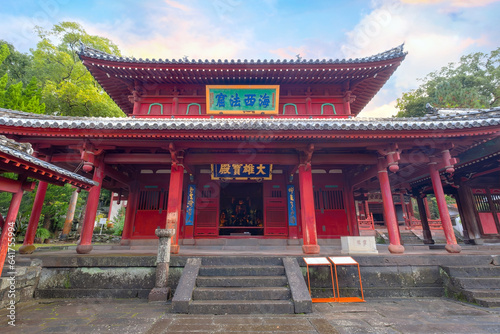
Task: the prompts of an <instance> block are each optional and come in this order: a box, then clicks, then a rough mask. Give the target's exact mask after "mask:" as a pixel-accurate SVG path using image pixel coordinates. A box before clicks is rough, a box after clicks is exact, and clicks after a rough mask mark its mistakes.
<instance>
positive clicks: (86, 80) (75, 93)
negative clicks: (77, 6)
mask: <svg viewBox="0 0 500 334" xmlns="http://www.w3.org/2000/svg"><path fill="white" fill-rule="evenodd" d="M36 31H37V33H38V37H39V38H40V41H39V42H38V44H37V47H36V49H35V50H31V52H32V54H33V65H32V72H31V73H32V75H34V76H35V77H37V78H38V79H39V80H40V81H41V82H42V83H43V91H42V96H43V101H44V102H45V104H46V106H47V112H48V113H51V114H55V115H65V116H93V117H96V116H101V117H119V116H124V114H123V112H122V111H121V110H120V108H119V107H118V106H117V105H116V104H115V103H114V102H113V100H111V98H110V97H109V96H108V95H107V94H106V93H105V92H104V90H103V89H102V87H101V86H100V85H99V84H98V83H97V82H96V81H95V79H94V78H93V77H92V75H91V74H90V72H89V71H88V70H87V69H86V68H85V66H84V65H83V63H82V61H81V60H80V59H79V58H78V54H77V51H78V49H79V48H80V42H82V43H84V44H86V45H89V46H91V47H93V48H96V49H99V50H101V51H104V52H107V53H111V54H114V55H117V56H120V51H119V49H118V47H117V46H116V45H115V44H114V43H113V42H111V41H110V40H109V39H107V38H104V37H100V36H94V35H89V34H88V33H87V32H86V31H85V30H84V29H83V27H82V26H80V25H79V24H78V23H74V22H62V23H60V24H56V25H55V26H54V27H53V28H52V29H51V30H48V31H47V30H44V29H43V28H40V27H36Z"/></svg>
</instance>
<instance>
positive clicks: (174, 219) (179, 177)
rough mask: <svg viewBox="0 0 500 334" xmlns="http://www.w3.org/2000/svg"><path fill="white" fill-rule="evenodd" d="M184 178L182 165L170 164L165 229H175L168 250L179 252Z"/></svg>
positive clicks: (173, 252)
mask: <svg viewBox="0 0 500 334" xmlns="http://www.w3.org/2000/svg"><path fill="white" fill-rule="evenodd" d="M183 180H184V166H182V165H180V164H179V165H172V168H171V171H170V185H169V188H168V204H167V227H166V228H167V229H175V235H174V236H172V244H171V246H170V252H171V253H172V254H177V253H179V249H180V246H179V226H180V218H181V209H182V208H181V205H182V182H183Z"/></svg>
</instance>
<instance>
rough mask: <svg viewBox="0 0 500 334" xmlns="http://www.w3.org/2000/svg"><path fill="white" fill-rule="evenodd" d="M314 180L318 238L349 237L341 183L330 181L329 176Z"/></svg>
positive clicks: (321, 176) (318, 176)
mask: <svg viewBox="0 0 500 334" xmlns="http://www.w3.org/2000/svg"><path fill="white" fill-rule="evenodd" d="M315 176H316V175H314V176H313V178H314V208H315V209H316V231H317V234H318V237H320V238H321V237H322V238H326V237H328V238H332V237H333V238H338V237H340V236H345V235H349V227H348V222H347V212H346V208H347V205H346V199H345V194H344V189H343V187H342V183H341V182H335V180H332V179H330V178H331V177H332V176H331V175H328V174H326V175H317V177H315Z"/></svg>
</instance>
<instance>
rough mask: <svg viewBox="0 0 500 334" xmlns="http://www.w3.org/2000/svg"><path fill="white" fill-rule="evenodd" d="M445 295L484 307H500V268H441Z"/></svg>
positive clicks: (492, 266)
mask: <svg viewBox="0 0 500 334" xmlns="http://www.w3.org/2000/svg"><path fill="white" fill-rule="evenodd" d="M441 276H442V277H443V283H444V286H445V294H446V295H447V296H449V297H453V298H455V299H458V300H462V301H467V302H469V303H474V304H478V305H480V306H484V307H499V306H500V266H498V265H494V264H489V265H477V266H441Z"/></svg>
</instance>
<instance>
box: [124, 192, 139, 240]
mask: <svg viewBox="0 0 500 334" xmlns="http://www.w3.org/2000/svg"><path fill="white" fill-rule="evenodd" d="M137 192H138V190H137V187H130V190H129V193H128V198H127V208H126V209H125V221H124V223H123V231H122V240H121V241H120V245H123V246H128V245H130V237H131V236H132V228H133V225H134V218H135V213H136V208H137V200H136V198H137V197H138V194H137Z"/></svg>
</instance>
